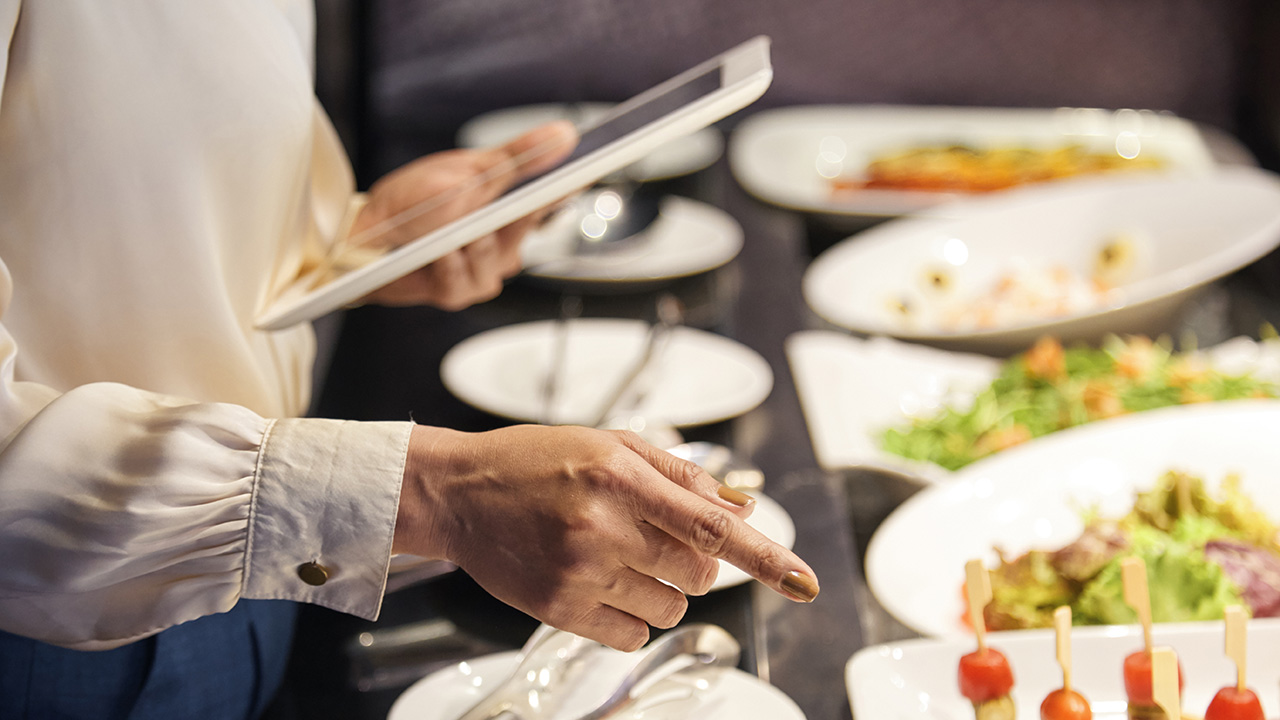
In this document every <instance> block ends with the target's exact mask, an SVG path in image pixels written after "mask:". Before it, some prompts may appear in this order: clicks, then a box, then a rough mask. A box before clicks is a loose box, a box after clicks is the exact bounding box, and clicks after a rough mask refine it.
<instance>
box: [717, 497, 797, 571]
mask: <svg viewBox="0 0 1280 720" xmlns="http://www.w3.org/2000/svg"><path fill="white" fill-rule="evenodd" d="M750 495H751V496H752V497H754V498H755V499H756V509H755V510H754V511H752V513H751V517H749V518H747V524H748V525H750V526H751V527H753V528H755V529H756V530H759V531H760V534H761V535H764V536H765V537H767V538H769V539H770V540H772V541H774V542H776V543H778V544H779V545H781V546H783V547H785V548H787V549H788V550H790V549H791V548H792V546H794V545H795V543H796V525H795V523H794V522H793V521H792V520H791V515H789V514H787V511H786V510H784V509H783V508H782V506H781V505H779V504H778V503H777V501H776V500H774V499H773V498H771V497H769V496H768V495H761V494H760V493H754V492H753V493H750ZM751 579H752V577H751V576H750V575H748V574H746V573H745V572H743V571H741V570H739V569H738V568H736V567H734V566H732V565H730V564H729V563H727V562H725V561H723V560H721V561H720V574H719V575H717V576H716V581H715V583H713V584H712V585H711V590H712V591H715V590H723V589H725V588H730V587H734V586H735V585H741V584H742V583H744V582H747V581H749V580H751Z"/></svg>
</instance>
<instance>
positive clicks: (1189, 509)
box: [1174, 473, 1196, 517]
mask: <svg viewBox="0 0 1280 720" xmlns="http://www.w3.org/2000/svg"><path fill="white" fill-rule="evenodd" d="M1174 477H1175V482H1176V483H1177V486H1176V487H1177V492H1178V515H1179V516H1181V517H1186V516H1188V515H1195V514H1196V506H1195V505H1194V504H1193V503H1192V501H1191V478H1190V477H1188V476H1187V474H1186V473H1177V474H1176V475H1175V476H1174Z"/></svg>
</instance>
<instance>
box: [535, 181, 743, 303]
mask: <svg viewBox="0 0 1280 720" xmlns="http://www.w3.org/2000/svg"><path fill="white" fill-rule="evenodd" d="M577 223H578V216H576V215H575V214H573V213H570V212H563V213H559V214H557V215H556V216H555V217H554V218H552V219H551V221H550V222H548V223H547V224H546V225H544V226H543V227H541V228H539V229H538V230H536V231H534V232H531V233H529V235H528V236H527V237H526V238H525V241H524V244H523V246H522V253H523V261H524V266H525V271H524V273H525V275H528V276H531V277H535V278H538V279H540V280H549V281H557V282H560V283H568V284H574V285H608V286H611V287H623V286H632V285H642V284H648V283H652V282H655V281H662V280H672V279H675V278H681V277H688V276H690V275H697V274H698V273H703V272H707V271H710V270H714V269H716V268H718V267H720V266H722V265H724V264H725V263H727V262H729V261H730V260H732V259H733V258H735V257H736V256H737V255H738V253H739V252H740V251H741V250H742V226H741V225H739V224H738V221H736V220H734V219H733V217H732V216H731V215H729V214H728V213H726V212H725V211H723V210H721V209H719V208H716V207H713V206H711V205H707V204H706V203H701V202H698V201H696V200H689V199H687V198H682V197H678V196H667V197H664V198H662V203H661V210H660V214H659V215H658V219H657V220H655V221H654V222H653V224H652V225H650V226H649V227H648V228H647V229H645V230H643V231H641V232H640V233H639V234H638V235H636V236H634V238H633V239H630V240H627V241H626V242H624V243H621V244H620V246H619V247H618V248H617V249H610V250H608V251H603V252H599V253H595V254H578V255H572V254H571V251H572V248H573V245H574V243H575V240H576V237H577V234H578V226H577Z"/></svg>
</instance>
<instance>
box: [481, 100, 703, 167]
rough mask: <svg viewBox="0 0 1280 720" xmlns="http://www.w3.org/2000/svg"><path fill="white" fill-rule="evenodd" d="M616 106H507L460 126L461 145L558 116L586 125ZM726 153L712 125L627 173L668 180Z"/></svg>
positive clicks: (487, 141)
mask: <svg viewBox="0 0 1280 720" xmlns="http://www.w3.org/2000/svg"><path fill="white" fill-rule="evenodd" d="M610 107H612V106H611V105H609V104H608V103H576V104H564V103H546V104H540V105H521V106H518V107H511V108H503V109H501V110H494V111H493V112H488V113H485V114H483V115H479V116H477V117H474V118H472V119H470V120H468V121H467V122H466V123H464V124H463V125H462V127H461V128H459V129H458V145H460V146H462V147H473V148H475V147H492V146H494V145H500V144H502V143H504V142H506V141H507V140H511V139H513V138H515V137H516V136H518V135H520V133H523V132H525V131H526V130H532V129H533V128H535V127H537V126H538V125H542V124H543V123H549V122H552V121H555V120H572V121H573V122H574V123H576V124H579V125H582V124H586V123H590V122H592V121H594V120H595V119H596V118H598V117H600V116H601V115H603V114H604V113H605V112H606V111H608V110H609V108H610ZM723 153H724V136H723V135H721V134H720V131H719V130H716V129H715V128H712V127H707V128H703V129H701V130H699V131H697V132H695V133H692V134H689V135H686V136H684V137H681V138H677V139H675V140H672V141H670V142H668V143H666V144H665V145H661V146H659V147H658V148H657V149H656V150H654V151H653V152H651V153H649V154H648V155H646V156H644V157H643V158H641V159H640V160H639V161H637V162H635V163H633V164H632V165H630V166H629V167H627V168H626V169H625V170H623V171H622V172H623V174H624V175H626V176H627V177H628V178H630V179H632V180H637V181H640V182H647V181H651V180H664V179H667V178H673V177H679V176H681V175H688V174H690V173H694V172H697V171H699V170H702V169H703V168H706V167H709V166H710V165H711V164H712V163H714V162H715V161H716V160H718V159H719V158H720V155H721V154H723Z"/></svg>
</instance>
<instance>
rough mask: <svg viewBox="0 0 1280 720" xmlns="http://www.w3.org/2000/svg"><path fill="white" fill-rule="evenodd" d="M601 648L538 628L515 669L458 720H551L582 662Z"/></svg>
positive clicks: (562, 631)
mask: <svg viewBox="0 0 1280 720" xmlns="http://www.w3.org/2000/svg"><path fill="white" fill-rule="evenodd" d="M602 647H603V645H601V644H600V643H597V642H595V641H593V640H588V639H586V638H584V637H580V636H578V635H574V634H573V633H570V632H565V631H564V630H557V629H555V628H553V627H551V626H550V625H546V624H543V625H539V626H538V629H537V630H534V631H533V634H532V635H530V636H529V639H528V640H527V641H526V642H525V644H524V647H522V648H520V653H519V654H518V655H517V656H516V660H517V662H516V667H515V669H514V670H512V671H511V674H510V675H508V676H507V678H506V680H503V681H502V682H501V683H500V684H499V685H498V686H497V687H495V688H494V689H493V691H492V692H490V693H489V694H488V695H486V696H485V697H483V698H481V700H480V701H479V702H477V703H476V704H475V705H473V706H472V707H471V708H470V709H469V710H467V711H466V712H465V713H463V714H462V715H461V716H460V717H459V718H458V720H491V719H494V718H503V719H504V720H533V719H534V718H544V717H550V716H551V715H552V713H554V712H555V710H556V709H557V708H558V707H559V706H560V704H561V703H562V702H563V700H564V696H565V695H566V694H568V692H569V690H570V689H571V688H572V687H573V684H574V681H575V680H576V679H577V676H578V675H579V674H580V673H581V671H582V669H583V667H584V662H583V661H584V660H586V658H587V656H588V655H589V654H590V653H591V651H593V650H597V649H599V648H602Z"/></svg>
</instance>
